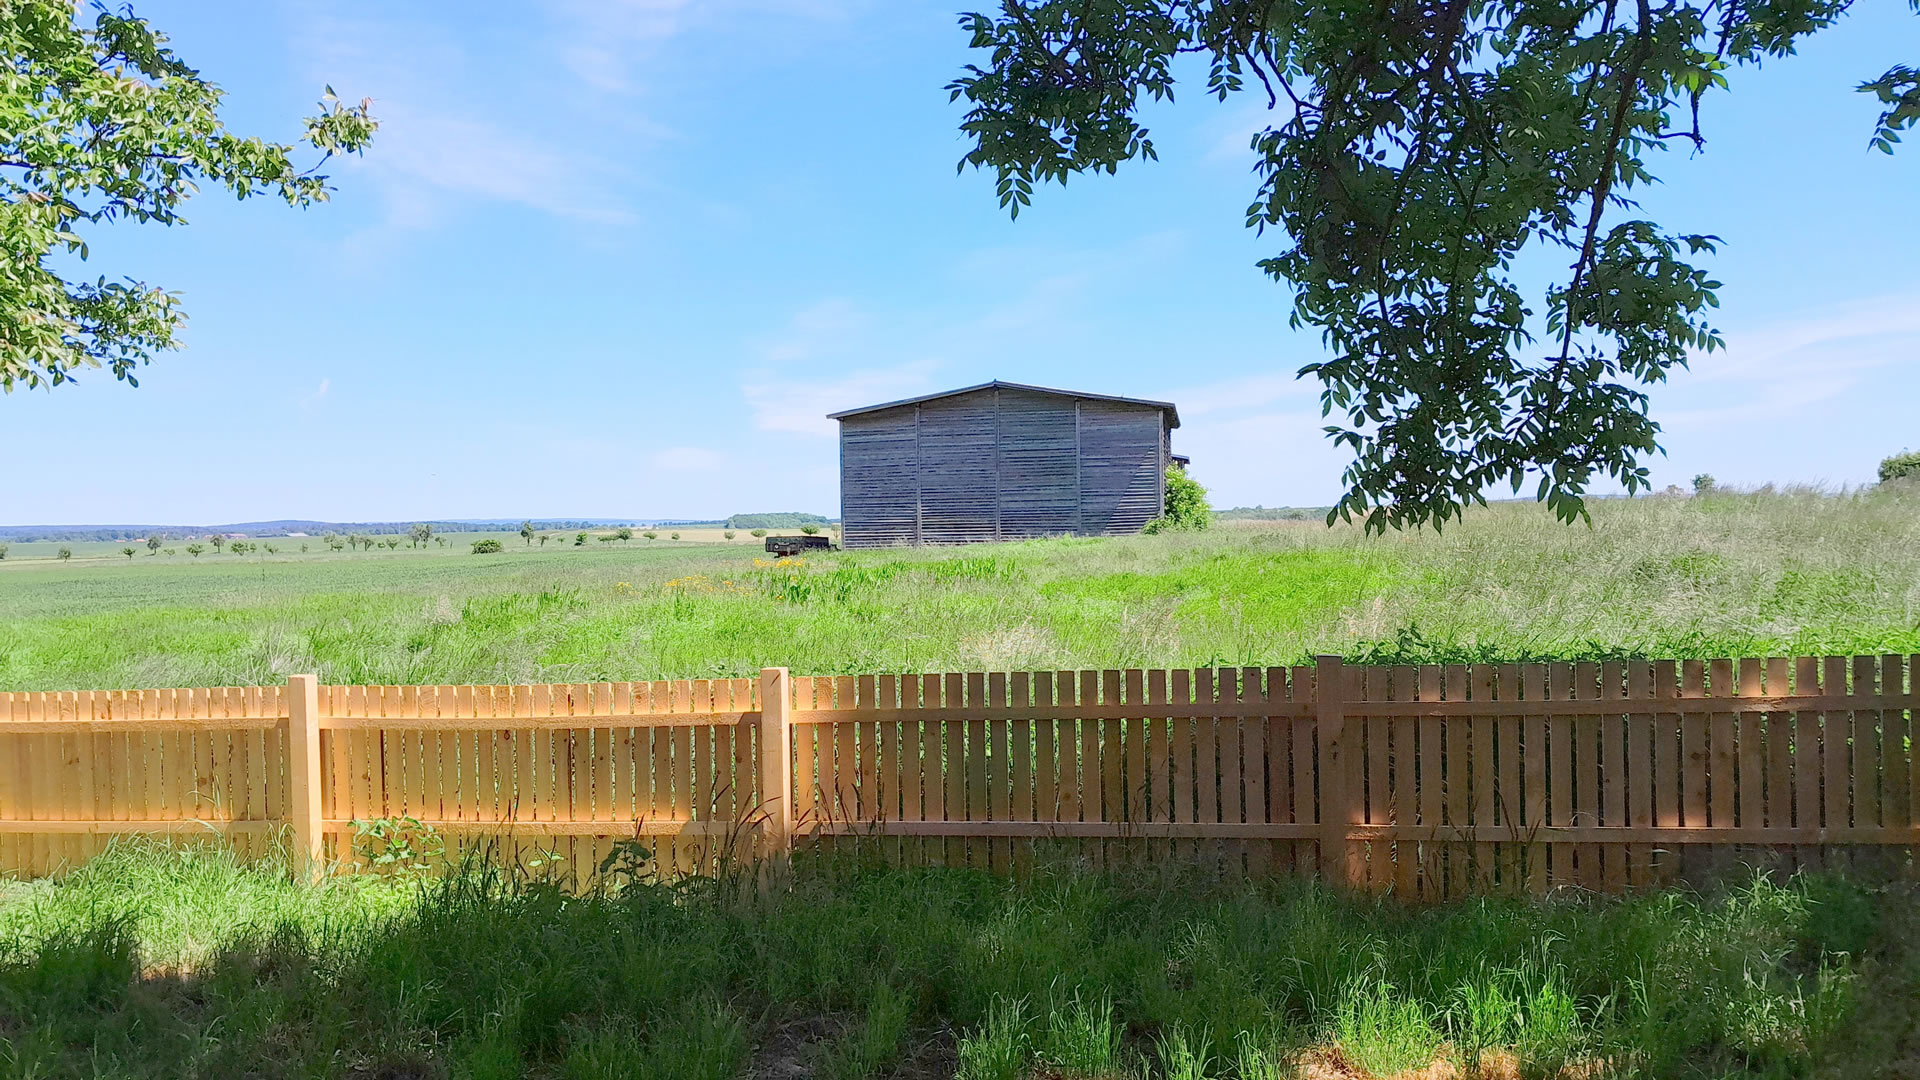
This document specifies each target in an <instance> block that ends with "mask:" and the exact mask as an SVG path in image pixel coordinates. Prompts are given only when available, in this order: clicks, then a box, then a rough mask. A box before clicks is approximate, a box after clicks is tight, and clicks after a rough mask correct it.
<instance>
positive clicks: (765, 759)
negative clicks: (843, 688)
mask: <svg viewBox="0 0 1920 1080" xmlns="http://www.w3.org/2000/svg"><path fill="white" fill-rule="evenodd" d="M760 812H761V813H763V814H765V815H766V823H765V825H763V826H762V828H763V829H764V830H765V831H764V832H763V833H762V845H761V849H760V854H761V856H762V857H763V858H765V859H767V860H768V861H769V862H770V863H771V864H773V866H774V868H775V869H778V868H779V865H780V864H781V863H782V862H784V861H785V859H786V857H787V849H788V847H789V845H790V844H791V843H792V838H793V680H792V678H791V677H790V675H789V673H788V671H787V669H786V668H783V667H779V668H761V669H760Z"/></svg>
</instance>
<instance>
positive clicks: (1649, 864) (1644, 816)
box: [1624, 660, 1667, 888]
mask: <svg viewBox="0 0 1920 1080" xmlns="http://www.w3.org/2000/svg"><path fill="white" fill-rule="evenodd" d="M1653 673H1654V668H1653V665H1652V664H1651V663H1649V662H1647V661H1645V660H1634V661H1630V662H1629V663H1628V664H1627V697H1628V698H1629V699H1631V700H1632V701H1634V702H1636V703H1638V704H1639V705H1640V708H1641V709H1643V710H1645V711H1643V712H1636V713H1633V714H1632V715H1630V716H1628V717H1627V819H1626V824H1628V825H1632V826H1636V827H1639V828H1645V827H1647V826H1650V825H1652V824H1653V822H1654V809H1653V807H1654V775H1655V774H1654V742H1655V735H1654V730H1655V725H1656V724H1665V723H1666V719H1667V718H1666V717H1664V716H1659V717H1656V716H1654V715H1653V712H1652V709H1653V706H1652V704H1651V702H1652V701H1653V698H1654V679H1653ZM1624 854H1625V856H1626V864H1627V867H1626V871H1627V884H1628V886H1629V887H1636V888H1637V887H1639V886H1642V885H1645V884H1646V883H1647V881H1648V880H1649V879H1650V878H1651V876H1652V873H1653V855H1652V851H1651V849H1650V848H1649V847H1648V846H1647V845H1645V844H1628V845H1627V846H1626V851H1625V853H1624Z"/></svg>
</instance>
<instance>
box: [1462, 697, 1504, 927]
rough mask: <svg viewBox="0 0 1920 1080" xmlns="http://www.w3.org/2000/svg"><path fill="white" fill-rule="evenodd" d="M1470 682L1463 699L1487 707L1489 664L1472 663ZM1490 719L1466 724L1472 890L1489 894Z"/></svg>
mask: <svg viewBox="0 0 1920 1080" xmlns="http://www.w3.org/2000/svg"><path fill="white" fill-rule="evenodd" d="M1468 678H1469V680H1470V682H1469V686H1468V690H1467V696H1468V700H1470V701H1472V702H1473V703H1474V704H1475V705H1484V704H1489V703H1491V702H1492V701H1493V698H1494V687H1495V683H1496V678H1497V676H1496V673H1495V669H1494V667H1493V665H1491V664H1475V665H1473V667H1472V668H1470V669H1468ZM1493 723H1494V721H1493V717H1491V716H1488V715H1486V714H1485V713H1484V712H1475V714H1474V716H1473V719H1472V720H1471V721H1469V724H1470V725H1471V729H1472V732H1473V750H1472V752H1471V756H1472V759H1473V813H1472V815H1471V817H1470V818H1469V822H1470V824H1472V826H1473V832H1474V837H1475V841H1476V842H1475V843H1474V845H1473V855H1472V859H1471V862H1470V868H1471V871H1472V878H1473V887H1474V888H1475V889H1477V890H1480V891H1483V892H1485V891H1489V890H1491V889H1492V888H1493V885H1494V880H1495V879H1494V865H1495V857H1494V845H1493V837H1494V836H1495V825H1494V820H1495V819H1494V813H1493V807H1494V786H1493V741H1494V740H1493Z"/></svg>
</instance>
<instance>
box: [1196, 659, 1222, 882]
mask: <svg viewBox="0 0 1920 1080" xmlns="http://www.w3.org/2000/svg"><path fill="white" fill-rule="evenodd" d="M1213 674H1214V673H1213V669H1212V668H1200V669H1198V670H1196V671H1195V672H1194V673H1193V693H1194V700H1195V701H1196V702H1201V703H1204V704H1207V705H1212V704H1214V703H1216V702H1217V701H1218V700H1219V688H1218V687H1217V686H1216V685H1215V684H1214V678H1213ZM1193 758H1194V761H1193V782H1194V793H1195V795H1197V796H1198V798H1197V800H1196V812H1197V814H1198V817H1197V819H1196V820H1199V821H1203V822H1208V823H1213V822H1217V821H1219V820H1220V727H1219V721H1218V720H1217V719H1216V718H1214V717H1211V716H1203V717H1200V718H1199V719H1198V720H1196V721H1195V723H1194V739H1193ZM1199 856H1200V859H1201V861H1202V862H1203V863H1205V865H1206V866H1207V867H1208V868H1209V869H1214V868H1216V867H1217V866H1218V865H1219V862H1220V845H1219V844H1218V843H1216V842H1214V841H1210V840H1208V841H1202V842H1201V843H1200V844H1199Z"/></svg>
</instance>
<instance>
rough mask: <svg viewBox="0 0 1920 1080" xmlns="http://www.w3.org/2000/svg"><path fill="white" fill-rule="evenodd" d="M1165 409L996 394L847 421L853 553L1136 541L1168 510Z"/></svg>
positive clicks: (844, 464) (847, 504)
mask: <svg viewBox="0 0 1920 1080" xmlns="http://www.w3.org/2000/svg"><path fill="white" fill-rule="evenodd" d="M1168 447H1169V443H1168V438H1167V418H1166V414H1165V413H1164V411H1163V410H1161V409H1160V408H1158V407H1156V406H1151V405H1143V404H1137V403H1131V402H1122V401H1107V400H1098V399H1079V398H1075V397H1072V396H1068V395H1062V394H1047V393H1039V392H1036V391H1031V390H1023V389H1019V388H1014V387H995V388H989V389H982V390H976V391H972V392H969V393H964V394H954V395H950V396H947V397H941V398H935V399H932V400H927V401H921V402H915V403H912V404H906V405H901V406H898V407H896V408H891V409H883V410H879V411H877V412H869V413H860V414H856V415H852V416H847V417H844V418H842V419H841V421H840V490H841V520H842V542H843V543H844V544H845V546H847V547H850V548H861V547H887V546H895V545H912V544H962V543H973V542H979V541H988V540H1016V539H1023V538H1030V537H1040V536H1057V535H1061V534H1067V533H1074V534H1081V535H1095V536H1104V535H1124V534H1128V533H1135V532H1139V531H1140V529H1141V528H1142V527H1143V526H1145V525H1146V523H1147V522H1148V521H1149V520H1151V519H1153V518H1154V517H1157V516H1159V514H1160V512H1161V508H1162V506H1163V505H1164V502H1165V494H1164V485H1165V470H1166V464H1167V455H1168Z"/></svg>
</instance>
